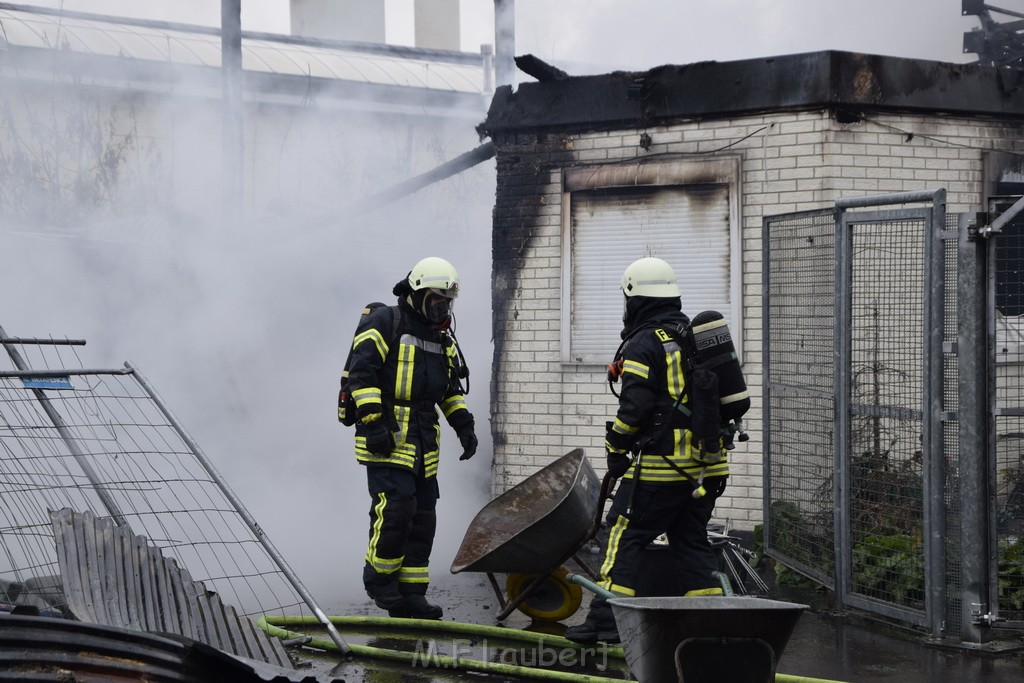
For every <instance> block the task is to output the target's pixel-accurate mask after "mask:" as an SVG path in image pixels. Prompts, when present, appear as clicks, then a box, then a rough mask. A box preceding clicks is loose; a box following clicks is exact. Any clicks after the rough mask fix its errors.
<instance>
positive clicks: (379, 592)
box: [365, 581, 405, 614]
mask: <svg viewBox="0 0 1024 683" xmlns="http://www.w3.org/2000/svg"><path fill="white" fill-rule="evenodd" d="M365 587H366V594H367V595H369V596H370V597H371V598H372V599H373V604H375V605H377V607H380V608H381V609H383V610H387V611H388V613H389V614H390V612H391V610H393V609H398V608H400V607H402V606H403V605H404V604H405V599H404V598H403V597H402V594H401V593H399V592H398V582H397V581H391V582H389V583H367V584H365Z"/></svg>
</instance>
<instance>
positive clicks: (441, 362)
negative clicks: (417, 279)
mask: <svg viewBox="0 0 1024 683" xmlns="http://www.w3.org/2000/svg"><path fill="white" fill-rule="evenodd" d="M398 312H399V314H400V315H401V321H400V324H399V326H398V337H397V338H393V336H394V332H395V329H394V325H393V323H392V316H393V309H392V308H391V307H387V306H380V307H378V308H375V309H373V310H372V311H371V312H370V313H369V314H368V315H365V316H363V318H362V319H361V320H360V322H359V325H358V327H357V328H356V334H355V337H354V339H353V340H352V359H351V360H352V364H351V367H350V369H349V375H348V379H349V386H350V390H351V392H352V397H353V399H354V400H355V403H356V415H357V416H358V417H359V418H360V419H359V420H358V421H357V422H356V448H355V450H356V459H357V460H358V461H359V462H360V463H362V464H364V465H384V466H389V467H397V468H404V469H408V470H411V471H413V472H417V473H420V472H422V474H423V476H425V477H433V476H435V475H436V474H437V464H438V453H439V444H440V437H441V428H440V425H439V422H438V414H437V407H440V408H441V412H442V413H443V414H444V416H445V418H446V419H447V420H448V424H450V425H451V426H452V428H453V429H454V430H455V431H456V432H460V431H462V430H464V429H466V428H467V427H468V428H472V427H473V416H472V414H471V413H470V412H469V410H468V408H467V407H466V399H465V397H464V396H463V389H462V384H461V381H460V380H459V377H458V374H457V363H458V353H459V352H458V348H457V346H456V345H457V343H458V342H457V341H456V340H455V338H454V336H453V335H452V334H451V333H450V332H448V331H447V330H446V329H438V327H437V326H436V325H433V324H431V323H428V322H427V321H426V320H424V319H423V318H422V317H421V316H419V315H417V314H416V313H414V312H413V310H412V309H411V307H410V306H409V305H408V304H407V303H406V302H405V301H399V305H398ZM376 414H381V417H380V418H379V419H383V420H385V421H386V423H387V425H388V428H389V429H390V430H391V432H392V434H393V435H394V442H395V446H394V448H393V449H392V451H391V452H390V453H388V454H386V455H381V454H374V453H371V452H370V451H368V450H367V449H366V437H365V436H364V435H363V430H364V429H365V424H364V418H366V417H367V416H369V417H370V419H374V417H375V415H376Z"/></svg>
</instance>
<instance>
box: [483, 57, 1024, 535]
mask: <svg viewBox="0 0 1024 683" xmlns="http://www.w3.org/2000/svg"><path fill="white" fill-rule="evenodd" d="M1021 87H1024V74H1022V72H1019V71H1015V70H1006V69H1002V70H998V69H994V68H986V67H977V66H970V67H965V66H963V65H954V64H945V63H937V62H925V61H917V60H907V59H899V58H889V57H878V56H870V55H862V54H852V53H842V52H821V53H813V54H805V55H792V56H786V57H776V58H771V59H763V60H760V59H759V60H745V61H741V62H726V63H715V62H708V63H700V64H691V65H685V66H665V67H659V68H657V69H652V70H650V71H647V72H641V73H621V72H620V73H613V74H608V75H604V76H590V77H575V78H573V77H570V78H551V79H550V80H547V81H543V80H542V81H541V82H538V83H530V84H524V85H521V86H520V87H519V88H518V90H516V91H514V92H513V91H511V90H510V89H508V88H499V89H498V91H497V93H496V94H495V98H494V100H493V102H492V105H491V108H490V111H489V113H488V116H487V119H486V121H485V122H484V124H483V125H482V126H481V127H480V129H481V131H482V132H484V133H486V134H487V135H489V136H490V138H491V139H492V140H493V141H494V143H495V144H496V146H497V148H498V155H497V161H498V167H497V168H498V179H497V200H496V205H495V210H494V232H493V259H494V292H493V297H494V340H495V342H494V343H495V359H494V375H493V384H492V393H491V401H492V411H491V412H492V419H493V433H494V442H495V478H494V487H495V489H496V490H498V491H500V490H504V489H506V488H508V487H509V486H511V485H514V484H515V483H517V482H519V481H521V480H522V479H523V478H525V477H526V476H528V475H529V474H530V473H532V472H534V471H536V469H538V468H539V467H541V466H543V465H545V464H547V463H549V462H551V461H552V460H553V459H555V458H557V457H558V456H560V455H562V454H564V453H565V452H567V451H569V450H571V449H573V448H577V447H582V448H585V449H586V450H587V453H588V454H589V455H590V456H592V457H593V458H594V464H595V465H597V466H601V464H602V458H601V456H602V455H603V446H602V444H603V441H604V432H605V427H604V423H605V421H606V420H608V419H611V418H612V417H613V416H614V411H615V405H616V402H615V399H614V397H613V396H612V395H611V393H610V392H609V390H608V383H607V378H606V365H605V364H606V363H608V362H610V361H611V358H612V354H613V353H614V351H615V349H616V347H617V345H618V343H619V336H618V333H619V330H620V329H621V320H620V318H621V311H622V301H621V293H620V292H619V290H618V282H619V278H620V276H621V273H622V271H623V270H624V269H625V267H626V266H627V265H628V264H629V263H630V262H632V261H633V260H634V259H636V258H640V257H643V256H660V257H662V258H665V259H666V260H668V261H669V263H671V264H672V266H673V267H674V268H675V271H676V273H678V274H679V275H680V286H681V288H682V291H683V294H682V299H683V310H684V311H685V312H686V313H688V314H689V315H691V316H693V315H694V314H696V313H697V312H699V311H701V310H706V309H714V310H718V311H720V312H722V313H723V314H724V315H725V316H726V318H727V320H728V321H729V324H730V327H731V329H732V332H733V336H734V338H735V340H736V342H737V348H738V349H740V351H739V352H740V355H741V360H742V362H743V367H744V371H745V374H746V378H747V381H748V384H749V388H750V393H751V396H752V399H753V408H752V410H751V411H750V412H749V413H748V414H747V420H746V423H747V427H748V429H749V433H750V440H749V441H748V442H746V443H743V444H739V446H738V447H737V449H736V450H734V451H733V452H732V453H731V456H730V457H731V463H732V464H731V472H732V475H731V477H730V483H729V488H728V490H727V491H726V494H725V495H724V496H723V498H722V499H721V500H720V501H719V504H718V507H717V514H718V516H719V517H720V518H723V519H721V520H720V521H725V519H728V521H729V522H730V524H731V525H733V526H737V527H740V528H751V527H752V526H753V525H755V524H757V523H758V522H759V521H760V520H761V518H762V504H763V503H762V485H763V472H762V467H761V463H762V432H763V430H764V429H765V428H766V426H765V425H764V424H763V422H762V419H761V417H762V406H761V396H762V386H763V380H762V376H761V374H762V366H761V354H760V351H761V346H762V329H763V320H762V318H761V316H762V312H761V304H762V267H761V259H762V246H763V245H762V236H763V235H762V229H763V228H762V219H763V218H764V217H765V216H770V215H776V214H782V213H788V212H793V211H800V210H806V209H821V208H827V207H830V206H833V205H834V203H835V201H836V200H837V199H840V198H848V197H856V196H863V195H878V194H889V193H895V192H908V191H918V190H929V189H935V188H945V189H946V190H947V192H948V194H947V197H948V211H950V212H967V211H983V210H987V209H988V207H989V201H990V199H992V198H993V197H995V196H996V195H998V194H999V193H1001V192H1004V191H1005V190H1006V189H1007V187H1008V186H1007V185H1005V184H1001V182H1000V180H1001V179H1005V177H1007V176H1012V175H1013V172H1014V169H1016V171H1015V172H1016V173H1019V169H1020V163H1021V155H1022V154H1024V106H1022V104H1021V103H1022V100H1021V98H1020V97H1019V91H1020V88H1021ZM1000 188H1001V189H1000ZM828 438H829V437H828V435H822V448H826V449H827V448H828Z"/></svg>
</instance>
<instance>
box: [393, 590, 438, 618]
mask: <svg viewBox="0 0 1024 683" xmlns="http://www.w3.org/2000/svg"><path fill="white" fill-rule="evenodd" d="M402 597H403V598H404V602H403V603H402V605H401V606H400V607H396V608H395V609H391V610H388V614H389V615H390V616H392V617H403V618H405V619H433V620H435V621H436V620H439V619H440V618H441V617H442V616H443V615H444V610H443V609H441V607H439V606H438V605H431V604H430V603H429V602H427V598H426V597H424V596H423V595H420V594H419V593H406V594H405V595H403V596H402Z"/></svg>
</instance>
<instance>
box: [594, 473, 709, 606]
mask: <svg viewBox="0 0 1024 683" xmlns="http://www.w3.org/2000/svg"><path fill="white" fill-rule="evenodd" d="M726 479H727V477H714V478H712V479H706V480H705V481H704V488H705V489H706V490H707V494H706V495H704V496H703V497H701V498H694V497H693V496H692V493H693V485H692V484H690V483H689V482H680V483H678V484H649V483H645V482H641V483H640V484H639V486H636V491H635V493H634V492H633V487H634V485H635V484H634V482H633V480H631V479H624V480H622V482H621V483H620V484H619V488H618V490H617V491H616V492H615V496H614V498H613V499H612V504H611V507H610V508H609V510H608V517H607V522H608V540H607V543H606V546H605V552H604V560H603V562H602V564H601V585H602V586H603V587H604V588H606V589H608V590H611V591H613V592H615V593H619V594H621V595H635V594H636V585H637V573H638V572H639V571H641V568H640V562H641V557H642V553H643V551H644V549H645V548H646V547H647V545H648V544H649V543H650V542H651V541H653V540H654V539H655V538H657V537H658V536H660V535H661V534H666V535H667V537H668V544H669V552H670V555H671V557H672V562H673V567H674V568H675V570H676V573H677V576H678V578H679V583H680V585H681V587H682V590H683V592H688V591H700V590H705V589H713V588H718V587H721V583H720V582H719V581H718V579H717V578H716V577H715V576H714V574H713V572H715V571H717V570H718V557H717V556H716V555H715V551H714V548H712V547H711V544H710V543H709V542H708V534H707V526H708V522H709V521H711V514H712V512H713V511H714V509H715V501H716V500H717V499H718V497H719V496H720V495H722V492H723V491H725V481H726ZM631 499H632V500H631ZM631 504H632V506H631Z"/></svg>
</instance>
